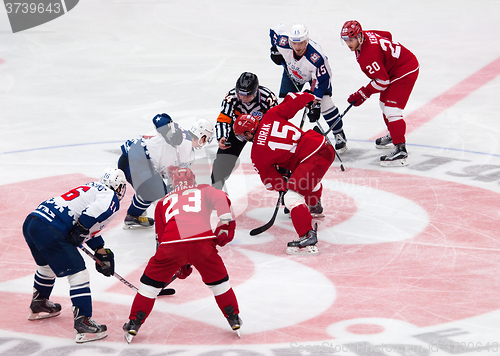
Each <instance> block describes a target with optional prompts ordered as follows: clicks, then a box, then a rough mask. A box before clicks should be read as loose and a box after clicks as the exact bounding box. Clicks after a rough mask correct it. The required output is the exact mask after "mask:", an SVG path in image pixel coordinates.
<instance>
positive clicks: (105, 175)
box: [99, 167, 127, 200]
mask: <svg viewBox="0 0 500 356" xmlns="http://www.w3.org/2000/svg"><path fill="white" fill-rule="evenodd" d="M99 180H100V181H101V183H102V184H104V185H105V186H106V187H108V188H109V189H111V190H113V191H114V192H115V193H116V195H117V196H118V200H122V198H123V197H124V196H125V192H126V191H127V179H126V178H125V173H123V171H122V170H121V169H118V168H111V167H108V168H106V169H105V170H104V172H102V174H101V179H99Z"/></svg>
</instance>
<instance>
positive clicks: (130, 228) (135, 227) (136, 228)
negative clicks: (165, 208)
mask: <svg viewBox="0 0 500 356" xmlns="http://www.w3.org/2000/svg"><path fill="white" fill-rule="evenodd" d="M153 226H154V225H151V226H142V225H127V224H124V225H123V230H144V229H151V228H152V227H153Z"/></svg>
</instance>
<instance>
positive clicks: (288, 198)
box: [284, 190, 306, 211]
mask: <svg viewBox="0 0 500 356" xmlns="http://www.w3.org/2000/svg"><path fill="white" fill-rule="evenodd" d="M284 201H285V206H286V207H287V208H288V210H290V211H292V209H293V208H295V207H297V206H299V205H301V204H305V203H306V200H305V198H304V196H303V195H301V194H299V193H297V192H295V191H293V190H289V191H288V192H286V194H285V199H284Z"/></svg>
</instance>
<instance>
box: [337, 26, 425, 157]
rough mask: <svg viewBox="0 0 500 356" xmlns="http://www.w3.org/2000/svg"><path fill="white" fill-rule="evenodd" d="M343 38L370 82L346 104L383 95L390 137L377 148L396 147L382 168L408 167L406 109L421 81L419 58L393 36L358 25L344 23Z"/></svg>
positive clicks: (383, 113)
mask: <svg viewBox="0 0 500 356" xmlns="http://www.w3.org/2000/svg"><path fill="white" fill-rule="evenodd" d="M340 36H341V38H342V39H343V40H344V41H345V43H346V44H347V46H348V47H349V49H350V50H351V51H353V52H354V53H355V54H356V60H357V61H358V63H359V66H360V67H361V70H362V71H363V73H365V74H366V75H367V76H368V78H370V79H371V81H370V83H368V85H367V86H364V87H361V88H359V89H358V91H356V92H355V93H353V94H351V95H350V96H349V98H348V99H347V101H348V102H349V103H354V106H359V105H361V104H362V103H363V102H364V101H365V100H366V99H368V98H369V97H370V96H371V95H373V94H376V93H380V108H381V109H382V116H383V118H384V122H385V125H386V126H387V130H388V131H389V133H388V134H387V135H386V136H383V137H380V138H377V139H376V140H375V147H377V148H391V147H392V145H391V144H394V148H393V150H392V152H391V153H389V154H388V155H384V156H382V157H380V165H381V166H384V167H388V166H407V165H408V162H407V157H408V152H407V150H406V138H405V133H406V122H405V121H404V120H403V109H404V108H405V106H406V103H407V102H408V99H409V98H410V94H411V92H412V90H413V86H414V85H415V82H416V80H417V77H418V72H419V64H418V60H417V57H415V55H414V54H413V53H411V52H410V51H409V50H408V49H406V48H405V47H404V46H402V45H401V44H400V43H398V42H395V41H393V40H392V35H391V33H390V32H387V31H363V30H362V28H361V25H360V23H359V22H358V21H347V22H346V23H344V26H342V30H341V32H340Z"/></svg>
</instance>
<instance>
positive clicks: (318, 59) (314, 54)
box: [270, 24, 332, 99]
mask: <svg viewBox="0 0 500 356" xmlns="http://www.w3.org/2000/svg"><path fill="white" fill-rule="evenodd" d="M270 36H271V45H272V46H276V48H277V49H278V51H279V52H280V54H281V55H282V56H283V59H284V60H285V62H286V67H287V70H288V75H289V76H290V79H291V80H292V81H293V82H295V84H297V85H304V84H305V83H312V84H313V87H312V88H311V89H312V91H313V93H314V96H315V97H316V98H317V99H321V98H323V95H324V93H325V91H326V90H327V89H330V88H331V77H332V70H331V68H330V64H329V63H328V58H327V57H326V55H325V54H324V53H323V49H322V48H321V46H320V45H319V44H317V43H316V42H314V41H313V40H311V39H309V43H308V45H307V49H306V52H305V53H304V55H303V56H302V57H300V58H299V59H298V60H297V59H296V58H295V56H294V52H293V48H292V46H291V45H290V43H289V39H288V33H287V30H286V28H285V26H284V25H283V24H279V25H276V26H274V27H272V28H271V31H270Z"/></svg>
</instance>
